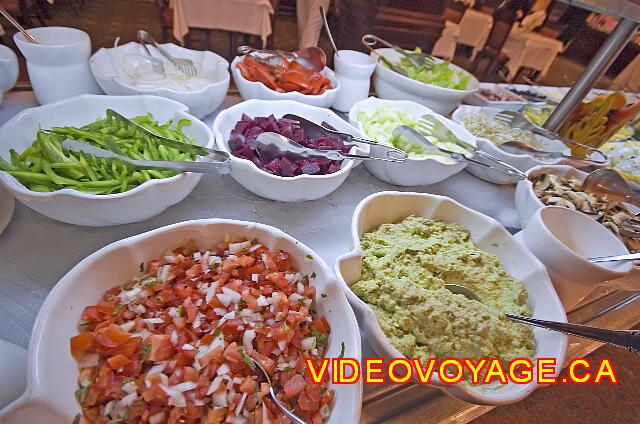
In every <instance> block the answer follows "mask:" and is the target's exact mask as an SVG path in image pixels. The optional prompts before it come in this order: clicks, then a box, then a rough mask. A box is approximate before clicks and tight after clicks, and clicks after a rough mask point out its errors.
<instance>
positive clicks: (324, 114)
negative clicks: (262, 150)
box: [213, 100, 369, 202]
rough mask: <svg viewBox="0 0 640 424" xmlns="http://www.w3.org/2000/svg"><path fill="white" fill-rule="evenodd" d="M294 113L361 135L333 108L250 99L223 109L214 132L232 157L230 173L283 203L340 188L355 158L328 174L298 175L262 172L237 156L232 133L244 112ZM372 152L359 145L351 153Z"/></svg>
mask: <svg viewBox="0 0 640 424" xmlns="http://www.w3.org/2000/svg"><path fill="white" fill-rule="evenodd" d="M288 113H294V114H297V115H299V116H302V117H303V118H306V119H308V120H310V121H312V122H315V123H316V124H321V123H322V122H327V123H328V124H329V125H331V126H332V127H333V128H335V129H337V130H338V131H342V132H345V133H349V134H351V135H353V136H355V137H362V134H361V133H360V132H359V131H358V130H357V129H355V128H354V127H353V126H351V125H349V123H348V122H346V121H345V120H344V119H342V118H340V117H339V116H338V115H336V114H335V113H333V112H332V111H330V110H329V109H323V108H319V107H315V106H309V105H306V104H302V103H298V102H294V101H291V100H247V101H245V102H242V103H239V104H237V105H235V106H232V107H230V108H229V109H226V110H223V111H222V112H220V114H219V115H218V116H217V117H216V120H215V121H214V122H213V133H214V136H215V138H216V144H217V146H218V149H220V150H222V151H225V152H227V153H229V155H230V156H231V176H232V177H233V178H234V179H235V180H236V181H237V182H238V183H239V184H240V185H241V186H243V187H244V188H246V189H247V190H249V191H251V192H253V193H255V194H257V195H259V196H262V197H266V198H267V199H271V200H278V201H280V202H304V201H307V200H315V199H319V198H321V197H324V196H326V195H327V194H329V193H331V192H333V191H334V190H335V189H337V188H338V187H339V186H340V185H341V184H342V183H343V182H344V180H345V179H346V178H347V176H348V175H349V172H351V168H352V167H353V166H355V165H354V161H353V160H343V161H342V166H341V168H340V170H339V171H337V172H334V173H333V174H327V175H304V174H303V175H297V176H295V177H280V176H278V175H273V174H270V173H268V172H265V171H263V170H262V169H260V168H258V167H257V166H256V165H255V164H254V163H253V162H251V161H249V160H246V159H242V158H238V157H235V156H233V155H232V154H231V149H230V148H229V136H230V134H231V130H233V128H234V127H235V125H236V123H237V122H238V121H240V119H241V118H242V115H243V114H246V115H247V116H249V117H251V118H255V117H257V116H269V115H271V114H273V115H274V116H275V117H276V118H281V117H282V116H283V115H286V114H288ZM356 151H357V152H358V153H361V154H367V153H369V146H368V145H366V144H357V147H353V148H352V149H351V153H355V152H356Z"/></svg>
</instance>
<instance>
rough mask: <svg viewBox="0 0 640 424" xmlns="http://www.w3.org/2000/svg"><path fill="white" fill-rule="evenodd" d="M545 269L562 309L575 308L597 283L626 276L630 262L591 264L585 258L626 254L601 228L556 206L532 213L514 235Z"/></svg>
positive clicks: (595, 222)
mask: <svg viewBox="0 0 640 424" xmlns="http://www.w3.org/2000/svg"><path fill="white" fill-rule="evenodd" d="M516 238H517V239H518V240H520V241H522V242H523V243H524V244H525V246H527V248H529V250H531V252H533V254H534V255H536V257H537V258H538V259H540V261H541V262H542V263H543V264H544V265H545V267H546V268H547V271H548V272H549V275H550V276H551V280H553V283H554V286H555V288H556V291H557V292H558V295H559V296H560V299H561V300H562V304H563V305H564V307H565V309H567V310H569V309H571V308H573V307H574V306H575V305H577V304H578V303H579V302H580V301H581V300H582V299H584V298H585V297H586V296H587V295H588V294H589V293H591V292H592V291H593V290H594V289H595V288H596V285H597V284H598V283H601V282H604V281H609V280H613V279H616V278H620V277H623V276H625V275H627V274H629V273H630V272H631V271H632V269H633V264H632V263H631V262H630V261H621V262H604V263H598V264H592V263H591V262H589V261H588V260H586V259H585V258H595V257H599V256H609V255H625V254H628V253H629V250H627V248H626V247H625V245H624V243H622V241H620V239H619V238H618V237H616V236H615V234H613V233H612V232H611V231H609V229H607V228H606V227H605V226H604V225H600V223H598V222H597V221H595V220H593V219H592V218H589V217H588V216H587V215H585V214H583V213H581V212H578V211H574V210H571V209H567V208H563V207H559V206H546V207H543V208H540V209H538V210H537V211H535V213H534V214H533V216H532V217H531V219H530V220H529V223H528V224H527V225H526V227H524V229H523V230H522V231H521V232H520V233H518V234H517V235H516Z"/></svg>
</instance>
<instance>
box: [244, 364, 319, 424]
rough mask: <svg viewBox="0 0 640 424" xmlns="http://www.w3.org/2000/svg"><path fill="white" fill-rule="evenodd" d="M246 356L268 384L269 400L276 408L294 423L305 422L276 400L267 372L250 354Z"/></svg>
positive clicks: (302, 423) (304, 423) (301, 423)
mask: <svg viewBox="0 0 640 424" xmlns="http://www.w3.org/2000/svg"><path fill="white" fill-rule="evenodd" d="M246 358H249V360H250V361H251V362H253V365H254V367H253V368H254V369H255V370H257V371H258V374H260V376H261V377H262V378H263V379H264V381H265V382H266V383H267V384H268V385H269V394H268V396H269V399H271V401H272V402H273V403H274V404H275V405H276V406H277V407H278V409H279V410H280V411H282V413H283V414H285V415H286V416H287V418H289V419H290V420H291V421H293V422H294V424H307V423H306V422H305V421H304V420H303V419H301V418H299V417H298V416H297V415H296V414H294V413H293V412H291V411H290V410H289V409H287V407H286V406H284V405H283V404H282V402H280V401H279V400H278V398H276V392H275V391H274V390H273V385H272V384H271V378H270V377H269V374H267V371H266V370H265V369H264V368H263V367H262V365H261V364H260V362H258V361H256V360H255V359H253V358H252V357H250V356H246Z"/></svg>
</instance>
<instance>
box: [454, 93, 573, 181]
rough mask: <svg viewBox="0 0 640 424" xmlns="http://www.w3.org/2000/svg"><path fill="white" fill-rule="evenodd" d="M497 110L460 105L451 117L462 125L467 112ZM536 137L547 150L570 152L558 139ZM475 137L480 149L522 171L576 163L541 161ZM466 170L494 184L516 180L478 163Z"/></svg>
mask: <svg viewBox="0 0 640 424" xmlns="http://www.w3.org/2000/svg"><path fill="white" fill-rule="evenodd" d="M498 112H500V109H494V108H490V107H478V106H468V105H462V106H460V107H458V108H457V109H456V110H455V112H453V115H452V116H451V119H453V121H454V122H457V123H458V124H460V125H462V126H463V127H464V121H463V118H464V117H465V116H468V115H469V114H474V113H487V114H489V115H496V114H498ZM536 137H537V138H538V140H540V141H541V142H543V143H544V146H545V149H546V150H548V151H552V152H564V153H569V152H570V150H569V149H568V148H567V147H566V146H565V145H564V144H563V143H562V142H561V141H559V140H549V139H545V138H544V137H541V136H536ZM476 139H477V141H478V147H479V148H480V150H482V151H484V152H486V153H489V154H491V155H493V156H495V157H497V158H498V159H500V160H502V161H504V162H506V163H508V164H509V165H511V166H513V167H515V168H518V169H519V170H520V171H522V172H525V171H526V170H528V169H530V168H533V167H534V166H538V165H556V164H560V163H572V164H575V165H577V163H576V162H575V161H569V160H567V159H553V160H550V161H548V162H542V161H540V160H538V159H536V158H534V157H533V156H530V155H514V154H511V153H507V152H505V151H504V150H502V149H500V148H499V147H498V146H496V145H495V144H494V143H493V142H492V141H489V140H487V139H486V138H480V137H476ZM583 166H584V164H583ZM467 171H469V172H470V173H472V174H473V175H475V176H476V177H478V178H481V179H483V180H485V181H489V182H491V183H494V184H515V183H516V181H515V180H514V179H513V178H510V177H508V176H506V175H504V174H501V173H499V172H496V171H494V170H492V169H489V168H486V167H484V166H480V165H474V164H471V165H469V166H468V167H467Z"/></svg>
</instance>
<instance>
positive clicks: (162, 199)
mask: <svg viewBox="0 0 640 424" xmlns="http://www.w3.org/2000/svg"><path fill="white" fill-rule="evenodd" d="M109 108H111V109H114V110H116V111H117V112H119V113H121V114H123V115H124V116H126V117H133V116H138V115H145V114H147V113H151V114H152V115H153V117H154V119H156V120H158V121H159V122H166V121H168V120H169V119H172V120H173V121H174V122H178V121H179V120H180V119H188V120H189V121H191V125H186V126H185V127H184V128H183V131H184V133H185V134H186V135H187V136H188V137H189V138H192V139H193V140H195V142H196V143H197V144H198V145H200V146H204V147H213V145H214V139H213V135H212V134H211V130H210V129H209V128H208V127H207V126H206V125H205V124H204V123H203V122H202V121H200V120H198V119H197V118H196V117H194V116H191V115H189V114H188V113H187V110H188V109H187V107H186V106H185V105H183V104H181V103H178V102H176V101H175V100H170V99H166V98H163V97H157V96H98V95H93V94H83V95H80V96H76V97H72V98H70V99H67V100H62V101H59V102H55V103H49V104H47V105H44V106H38V107H34V108H30V109H25V110H24V111H22V112H20V113H18V114H17V115H15V116H14V117H13V118H11V119H10V120H9V121H7V122H6V123H5V124H4V125H2V126H1V127H0V140H3V142H2V143H0V156H2V157H4V158H5V159H6V158H8V157H9V149H10V148H14V149H16V150H17V151H18V152H22V151H24V150H25V149H26V148H27V147H29V146H31V144H32V143H33V141H34V140H35V137H36V133H37V131H38V128H51V127H56V126H69V125H71V126H83V125H87V124H90V123H91V122H94V121H95V120H96V119H97V118H100V117H104V116H105V113H106V110H107V109H109ZM200 177H201V174H194V173H182V174H178V175H175V176H173V177H169V178H163V179H152V180H149V181H147V182H145V183H143V184H140V185H139V186H137V187H135V188H133V189H131V190H128V191H126V192H124V193H116V194H105V195H99V194H89V193H82V192H80V191H76V190H72V189H62V190H57V191H53V192H50V193H39V192H35V191H31V190H29V189H28V188H27V187H25V186H23V185H22V184H21V183H20V182H19V181H18V180H17V179H15V178H14V177H12V176H11V175H9V174H7V173H6V172H0V185H2V186H4V188H6V189H7V190H8V191H9V192H11V194H12V195H13V196H14V197H15V198H16V199H18V200H19V201H20V202H22V203H24V204H25V205H26V206H28V207H30V208H31V209H33V210H35V211H36V212H40V213H41V214H43V215H45V216H48V217H49V218H53V219H55V220H58V221H62V222H66V223H69V224H75V225H86V226H90V227H102V226H107V225H118V224H128V223H131V222H138V221H144V220H145V219H149V218H151V217H153V216H155V215H158V214H159V213H160V212H162V211H164V210H165V209H167V208H168V207H169V206H171V205H174V204H176V203H178V202H180V201H181V200H182V199H184V198H185V197H187V196H188V195H189V193H191V191H192V190H193V189H194V188H195V186H196V184H198V181H200Z"/></svg>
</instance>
